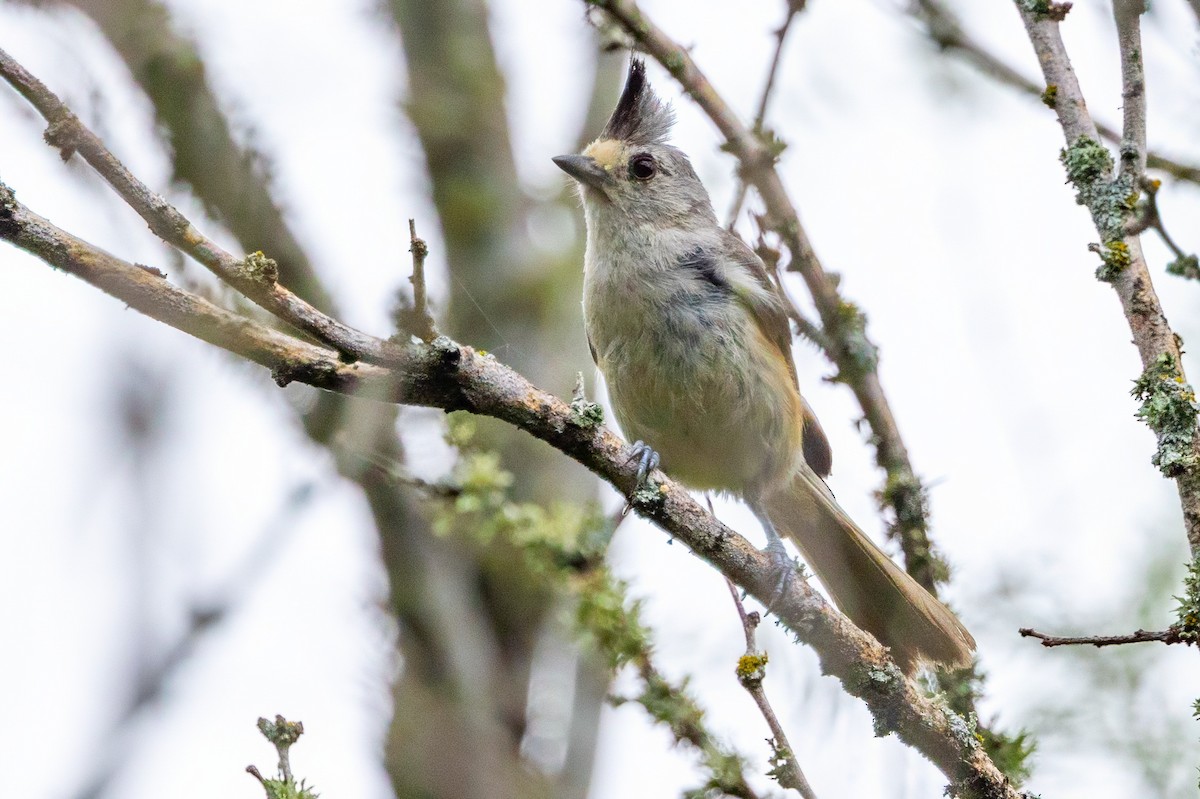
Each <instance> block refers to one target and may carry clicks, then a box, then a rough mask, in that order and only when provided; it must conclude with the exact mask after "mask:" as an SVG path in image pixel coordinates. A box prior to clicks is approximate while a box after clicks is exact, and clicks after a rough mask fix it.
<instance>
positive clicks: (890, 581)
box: [762, 466, 975, 674]
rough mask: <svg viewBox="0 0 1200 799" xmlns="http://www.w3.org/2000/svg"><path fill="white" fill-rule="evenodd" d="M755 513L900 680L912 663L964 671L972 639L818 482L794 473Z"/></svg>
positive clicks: (804, 472)
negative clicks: (883, 654) (874, 642)
mask: <svg viewBox="0 0 1200 799" xmlns="http://www.w3.org/2000/svg"><path fill="white" fill-rule="evenodd" d="M762 509H763V510H764V511H765V512H766V515H767V517H768V518H769V519H770V520H771V522H772V523H773V524H774V525H775V526H776V528H777V529H778V531H779V533H780V534H781V535H784V536H787V537H788V538H791V539H792V541H794V542H795V543H796V545H797V546H798V547H799V548H800V552H801V554H803V556H804V559H805V561H807V563H808V565H809V566H810V567H812V570H813V571H814V572H816V575H817V577H819V578H820V579H821V582H822V583H823V584H824V585H825V588H826V589H827V590H828V591H829V593H830V594H831V595H832V596H833V601H834V602H835V603H836V604H837V606H838V607H839V608H840V609H841V611H842V612H843V613H845V614H846V615H847V616H849V617H850V620H851V621H853V622H854V623H855V624H857V625H858V626H859V627H861V628H862V629H864V630H867V631H868V632H870V633H871V634H872V635H874V636H875V637H876V638H878V639H879V641H880V643H882V644H884V645H885V646H888V647H890V648H891V650H892V657H893V658H895V660H896V662H897V663H898V664H899V665H900V667H901V668H902V669H903V670H904V671H905V673H907V674H911V673H912V672H913V670H915V669H916V667H917V664H918V663H922V662H924V663H930V664H936V665H941V666H949V667H958V666H966V665H969V664H970V663H971V653H972V651H974V649H975V639H974V638H972V637H971V634H970V633H969V632H967V628H966V627H964V626H963V624H962V622H960V621H959V620H958V617H956V616H955V615H954V613H953V612H952V611H951V610H950V609H949V608H948V607H946V606H945V605H943V604H942V603H941V602H939V601H938V600H937V599H936V598H934V597H933V595H932V594H930V593H929V592H928V591H926V590H925V589H924V588H923V587H921V584H920V583H918V582H917V581H916V580H914V579H913V578H912V577H910V576H909V575H908V574H907V573H905V572H904V570H903V569H901V568H900V567H899V566H897V565H896V564H895V563H894V562H893V561H892V559H891V558H889V557H888V556H887V555H886V554H885V553H884V552H883V550H881V549H880V548H879V547H877V546H875V544H874V543H872V541H871V539H870V538H868V537H867V535H866V533H864V532H863V531H862V530H861V529H859V527H858V525H856V524H855V523H854V522H853V521H852V520H851V519H850V517H849V516H848V515H847V514H846V512H845V511H844V510H842V509H841V507H840V506H839V505H838V504H837V501H836V500H835V499H834V498H833V493H832V492H831V491H830V490H829V488H828V486H826V485H825V481H823V480H822V479H821V478H820V477H818V476H817V475H816V474H815V473H814V472H813V471H812V470H811V469H809V468H808V467H807V466H800V467H799V469H798V471H797V473H796V475H795V476H794V477H793V478H792V482H791V484H790V485H789V486H787V487H786V488H782V489H780V490H777V491H775V492H774V493H772V494H769V495H767V496H766V497H764V498H763V502H762Z"/></svg>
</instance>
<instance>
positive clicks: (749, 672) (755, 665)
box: [725, 578, 817, 799]
mask: <svg viewBox="0 0 1200 799" xmlns="http://www.w3.org/2000/svg"><path fill="white" fill-rule="evenodd" d="M725 584H726V585H727V586H729V594H730V596H732V597H733V604H734V607H736V608H737V612H738V617H739V618H740V619H741V620H742V632H744V633H745V635H746V654H744V655H743V656H742V657H740V658H739V659H738V666H737V678H738V682H740V683H741V684H742V687H743V688H745V689H746V692H747V693H748V694H750V696H751V697H752V698H753V699H754V703H755V704H756V705H758V709H759V712H761V713H762V715H763V718H764V719H766V720H767V726H768V727H770V728H771V735H772V736H773V739H772V740H771V742H770V743H771V748H772V749H773V750H774V751H773V754H772V757H771V762H772V764H773V765H774V768H773V769H772V770H771V775H772V776H773V777H775V779H776V780H778V781H779V784H780V785H781V786H782V787H784V788H792V789H794V790H797V791H799V792H800V795H801V796H803V797H804V799H817V795H816V793H815V792H814V791H813V789H812V786H811V785H809V784H808V778H806V777H805V776H804V772H803V771H802V770H801V769H800V761H799V760H797V758H796V752H795V750H794V749H792V745H791V744H790V743H789V742H788V738H787V733H785V732H784V731H783V725H782V724H780V723H779V718H778V717H777V716H776V715H775V709H774V708H772V707H771V702H770V701H769V700H768V699H767V692H766V690H764V689H763V679H765V678H766V676H767V670H766V666H767V655H766V653H765V652H760V651H759V650H758V646H757V643H756V642H755V640H754V639H755V630H756V629H757V628H758V624H759V622H760V621H762V617H761V616H759V615H758V612H757V611H754V612H751V613H747V612H746V606H745V605H743V604H742V597H741V594H740V593H739V591H738V587H737V586H736V585H734V584H733V583H732V582H730V581H729V579H728V578H726V580H725Z"/></svg>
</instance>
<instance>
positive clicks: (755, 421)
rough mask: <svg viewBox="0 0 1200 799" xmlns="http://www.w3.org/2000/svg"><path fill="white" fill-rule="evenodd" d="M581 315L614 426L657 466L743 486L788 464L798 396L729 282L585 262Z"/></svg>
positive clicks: (698, 483) (796, 431)
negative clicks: (657, 460)
mask: <svg viewBox="0 0 1200 799" xmlns="http://www.w3.org/2000/svg"><path fill="white" fill-rule="evenodd" d="M584 317H585V320H586V324H587V330H588V338H589V341H590V343H591V345H592V348H593V351H594V352H595V355H596V362H597V364H598V365H599V367H600V370H601V372H603V373H604V376H605V379H606V381H607V383H608V390H609V396H610V398H611V400H612V404H613V410H614V411H615V413H616V416H617V419H618V421H619V422H620V424H621V428H622V430H623V431H624V432H625V434H626V436H627V437H629V438H630V439H641V440H643V441H645V442H646V443H647V444H649V445H650V446H651V447H653V448H654V449H655V450H656V451H658V453H659V454H660V455H661V456H662V465H663V468H664V469H666V470H667V472H668V473H669V474H671V475H673V476H675V477H677V478H679V479H680V480H682V481H683V482H685V483H687V484H689V485H691V486H692V487H694V488H701V489H722V490H730V491H735V492H738V493H745V492H746V491H748V490H753V489H754V488H755V487H756V486H758V485H761V484H763V483H766V482H770V481H771V480H773V479H776V477H777V476H778V475H779V474H781V473H782V472H784V471H786V470H788V469H789V468H790V465H791V461H792V459H793V458H794V457H795V453H796V452H797V451H798V450H799V443H800V424H799V419H800V415H799V410H800V409H799V396H798V394H797V393H796V391H795V388H794V386H793V384H792V380H791V376H790V373H789V372H788V368H787V364H786V362H785V361H784V360H783V356H782V355H781V354H780V353H779V350H778V348H776V347H774V346H772V345H771V344H770V343H769V342H768V341H767V340H766V338H765V337H764V336H763V334H762V332H761V331H760V330H759V328H758V324H757V322H756V321H755V319H754V317H753V316H752V315H751V314H750V313H749V312H748V311H747V310H746V309H745V308H744V306H742V304H741V303H740V302H739V301H738V300H737V299H736V297H734V296H733V295H732V293H731V292H729V291H728V290H722V289H721V287H720V286H717V285H714V284H713V283H712V282H711V281H707V280H704V279H703V277H698V276H696V275H694V274H691V273H688V272H679V271H675V272H672V271H669V270H655V269H642V270H635V269H620V268H616V269H611V268H610V269H604V268H600V269H594V268H593V269H589V270H588V274H587V277H586V279H585V289H584Z"/></svg>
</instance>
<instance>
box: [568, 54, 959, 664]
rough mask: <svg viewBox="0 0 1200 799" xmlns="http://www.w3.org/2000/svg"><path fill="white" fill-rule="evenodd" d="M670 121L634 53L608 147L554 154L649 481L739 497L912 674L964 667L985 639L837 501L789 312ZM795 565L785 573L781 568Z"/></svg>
mask: <svg viewBox="0 0 1200 799" xmlns="http://www.w3.org/2000/svg"><path fill="white" fill-rule="evenodd" d="M673 122H674V118H673V114H672V112H671V110H670V108H669V107H667V106H665V105H664V104H663V103H662V102H661V101H660V100H659V99H658V98H657V97H656V96H655V95H654V93H653V92H652V91H651V89H650V87H649V85H648V83H647V80H646V70H645V66H644V65H643V63H642V62H641V61H640V60H637V59H634V60H633V61H632V62H631V63H630V66H629V76H628V79H627V81H626V84H625V89H624V91H623V92H622V94H621V99H620V101H619V102H618V103H617V107H616V109H615V110H614V111H613V114H612V117H611V118H610V119H609V120H608V124H607V125H606V126H605V128H604V131H603V133H602V134H601V135H600V138H598V139H596V141H594V142H592V143H591V144H590V145H588V147H587V148H586V149H585V150H584V151H583V154H582V155H562V156H558V157H557V158H555V159H554V163H555V164H557V165H558V166H559V167H560V168H561V169H562V170H563V171H565V172H566V173H567V174H569V175H570V176H571V177H573V178H574V179H575V180H576V181H578V183H579V190H580V195H581V197H582V198H583V209H584V215H585V219H586V223H587V253H586V255H585V256H584V291H583V308H584V320H585V324H586V327H587V335H588V343H589V345H590V347H591V351H592V357H593V359H595V361H596V364H597V365H598V366H599V367H600V371H601V372H603V373H604V376H605V379H606V380H607V382H608V389H609V394H610V397H611V399H612V404H613V410H614V411H615V412H616V415H617V420H618V421H619V422H620V424H621V428H622V429H623V430H624V432H625V434H626V435H627V436H629V437H631V438H635V439H637V443H636V444H635V448H636V449H635V452H636V453H637V454H638V457H640V459H641V460H640V469H639V472H640V475H641V476H642V477H643V479H644V477H645V475H646V473H648V472H649V471H650V470H652V469H654V468H655V467H656V466H657V465H658V464H659V462H660V460H661V465H662V467H663V468H664V470H666V472H667V473H668V474H670V475H671V476H673V477H675V478H677V479H679V480H680V481H682V482H683V483H685V484H686V485H688V486H690V487H692V488H695V489H701V490H710V489H713V490H720V491H727V492H731V493H733V494H736V495H738V496H740V497H742V498H743V499H744V500H745V501H746V502H747V503H748V504H749V506H750V507H751V508H752V509H753V510H754V513H755V515H756V516H757V517H758V519H759V520H760V521H761V522H762V525H763V528H764V529H765V531H766V534H767V538H768V546H767V551H768V552H769V553H770V554H771V556H772V559H773V561H774V562H775V564H776V567H777V568H778V569H780V574H781V575H790V574H791V563H790V560H789V559H788V558H787V554H786V550H785V549H784V546H783V542H782V540H781V539H780V537H779V532H778V531H782V533H783V534H784V535H786V536H787V537H788V538H790V539H792V541H794V542H795V543H796V544H797V545H798V546H799V548H800V551H801V553H802V554H803V556H804V558H805V560H807V561H808V564H809V565H810V566H811V567H812V569H813V571H815V572H816V574H817V576H818V577H820V579H821V582H822V583H823V584H824V585H825V587H826V588H827V589H828V590H829V592H830V594H832V596H833V599H834V601H835V602H836V603H837V605H838V607H840V608H841V610H842V611H843V612H844V613H845V614H846V615H847V616H849V617H850V618H851V620H853V621H854V623H855V624H857V625H858V626H859V627H862V628H863V629H865V630H868V631H869V632H871V633H872V634H874V635H875V637H876V638H878V639H879V640H880V642H882V643H884V644H885V645H887V646H889V647H891V650H892V655H893V657H894V658H895V659H896V661H897V663H899V664H900V666H901V668H903V669H904V671H905V672H906V673H912V672H913V671H914V670H915V668H916V666H917V664H918V663H921V662H926V663H931V664H938V665H944V666H962V665H967V664H969V663H970V662H971V652H972V650H973V649H974V648H975V641H974V639H973V638H972V637H971V634H970V633H969V632H967V630H966V628H965V627H963V625H962V623H961V622H960V621H959V620H958V619H957V618H956V617H955V615H954V614H953V613H952V612H951V611H950V610H949V609H948V608H947V607H946V606H945V605H943V604H942V603H941V602H939V601H938V600H937V599H935V598H934V597H933V596H932V595H930V594H929V592H927V591H926V590H925V589H924V588H922V587H921V585H920V584H919V583H917V581H916V580H914V579H913V578H912V577H910V576H909V575H908V574H906V573H905V572H904V571H903V570H902V569H900V568H899V567H898V566H897V565H896V564H895V563H893V562H892V560H891V559H890V558H888V556H887V555H886V554H884V553H883V551H882V550H880V549H879V548H878V547H877V546H875V544H873V543H872V542H871V540H870V538H868V537H867V535H866V534H865V533H864V532H863V531H862V530H861V529H859V527H858V526H857V525H856V524H855V523H854V522H853V521H852V520H851V519H850V517H849V516H847V515H846V512H845V511H843V510H842V509H841V507H839V506H838V504H837V502H836V501H835V500H834V498H833V494H832V493H831V492H830V491H829V488H828V487H827V486H826V485H825V481H824V480H823V479H822V478H823V477H824V476H826V475H828V474H829V470H830V467H831V465H832V458H831V452H830V449H829V442H828V440H827V439H826V438H825V433H824V432H823V431H822V430H821V425H820V423H819V422H818V421H817V418H816V416H815V415H814V414H813V412H812V409H811V408H810V407H809V405H808V403H807V402H806V401H805V400H804V399H803V398H802V397H801V396H800V390H799V385H798V383H797V380H796V370H795V366H794V365H793V363H792V353H791V331H790V328H789V325H788V318H787V313H786V311H785V306H784V304H783V302H782V300H781V299H780V297H779V295H778V294H777V292H776V289H775V287H774V285H773V284H772V283H771V280H770V278H769V277H768V275H767V271H766V268H765V267H764V266H763V263H762V261H761V260H760V259H759V257H758V256H757V255H755V253H754V252H753V251H752V250H751V249H750V248H749V247H747V246H746V244H745V243H744V242H742V240H741V239H739V238H738V237H737V236H735V235H733V234H732V233H730V232H729V231H727V230H725V229H724V228H722V227H721V226H720V224H718V222H717V217H716V214H715V213H713V208H712V203H711V202H710V200H709V198H708V192H707V191H705V189H704V186H703V184H701V182H700V179H699V178H698V177H697V176H696V172H695V170H693V169H692V165H691V162H689V161H688V158H687V156H686V155H684V154H683V153H682V152H681V151H680V150H678V149H676V148H675V147H672V146H670V145H669V144H667V143H666V139H667V135H668V134H669V133H670V130H671V126H672V123H673ZM785 570H786V571H785Z"/></svg>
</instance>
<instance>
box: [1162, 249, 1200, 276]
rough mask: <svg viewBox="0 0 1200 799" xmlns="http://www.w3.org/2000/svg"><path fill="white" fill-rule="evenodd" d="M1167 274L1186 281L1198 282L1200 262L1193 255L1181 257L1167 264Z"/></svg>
mask: <svg viewBox="0 0 1200 799" xmlns="http://www.w3.org/2000/svg"><path fill="white" fill-rule="evenodd" d="M1167 274H1169V275H1178V276H1179V277H1183V278H1187V279H1188V280H1200V262H1198V261H1197V259H1196V256H1195V255H1181V256H1179V257H1178V258H1176V259H1175V260H1173V261H1171V262H1170V263H1169V264H1167Z"/></svg>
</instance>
